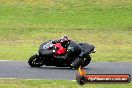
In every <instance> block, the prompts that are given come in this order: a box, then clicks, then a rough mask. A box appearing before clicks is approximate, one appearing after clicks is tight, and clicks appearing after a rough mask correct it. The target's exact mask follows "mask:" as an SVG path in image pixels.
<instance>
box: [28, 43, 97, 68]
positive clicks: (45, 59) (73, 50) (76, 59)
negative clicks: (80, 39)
mask: <svg viewBox="0 0 132 88" xmlns="http://www.w3.org/2000/svg"><path fill="white" fill-rule="evenodd" d="M50 46H54V48H50V50H55V51H57V52H56V53H54V54H52V55H47V56H44V55H42V54H41V53H42V50H43V49H45V50H46V48H47V47H50ZM77 48H79V49H80V50H81V51H79V50H78V49H77ZM95 52H96V50H95V47H94V46H93V45H90V44H87V43H75V42H73V41H71V42H70V44H69V46H68V47H67V49H66V48H63V47H62V46H61V44H60V43H56V44H54V45H53V44H52V43H51V41H49V42H45V43H43V44H41V45H40V47H39V50H38V54H35V55H33V56H31V57H30V58H29V60H28V63H29V65H30V66H31V67H41V66H43V65H46V66H57V67H70V68H71V69H77V68H78V67H79V66H82V67H85V66H87V65H88V64H89V63H90V61H91V56H90V54H91V53H95ZM65 53H67V57H66V59H64V56H65Z"/></svg>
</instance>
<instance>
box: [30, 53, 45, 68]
mask: <svg viewBox="0 0 132 88" xmlns="http://www.w3.org/2000/svg"><path fill="white" fill-rule="evenodd" d="M28 64H29V65H30V66H31V67H41V66H43V65H44V61H43V60H42V58H41V57H40V56H39V55H38V54H35V55H33V56H31V57H30V58H29V60H28Z"/></svg>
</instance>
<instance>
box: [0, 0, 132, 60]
mask: <svg viewBox="0 0 132 88" xmlns="http://www.w3.org/2000/svg"><path fill="white" fill-rule="evenodd" d="M131 24H132V1H131V0H97V1H96V0H94V1H93V0H83V1H82V0H63V1H62V0H60V1H59V0H37V1H35V0H12V1H10V0H0V41H1V42H0V59H1V60H4V59H6V60H28V58H29V57H30V56H31V55H32V54H34V53H37V50H38V47H39V45H40V44H41V43H42V42H45V41H47V40H49V39H57V38H60V37H61V36H62V35H64V34H66V35H68V36H69V37H70V38H71V39H72V40H74V41H78V42H86V43H91V44H93V45H95V46H96V50H97V53H95V54H93V55H92V57H93V59H92V60H93V61H123V62H128V61H132V59H131V58H132V54H131V52H132V48H131V47H132V25H131Z"/></svg>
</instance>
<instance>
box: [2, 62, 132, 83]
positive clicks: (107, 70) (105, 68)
mask: <svg viewBox="0 0 132 88" xmlns="http://www.w3.org/2000/svg"><path fill="white" fill-rule="evenodd" d="M85 69H86V72H87V73H88V74H130V75H131V76H132V62H130V63H129V62H91V63H90V64H89V65H88V66H87V67H85ZM77 72H78V71H77V70H71V69H69V68H66V67H54V66H52V67H51V66H48V67H47V66H43V67H39V68H32V67H30V66H29V65H28V63H27V62H26V61H0V78H20V79H52V80H75V77H76V73H77Z"/></svg>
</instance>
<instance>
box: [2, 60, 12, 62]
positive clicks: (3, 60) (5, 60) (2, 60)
mask: <svg viewBox="0 0 132 88" xmlns="http://www.w3.org/2000/svg"><path fill="white" fill-rule="evenodd" d="M0 61H1V62H2V61H13V60H0Z"/></svg>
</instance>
